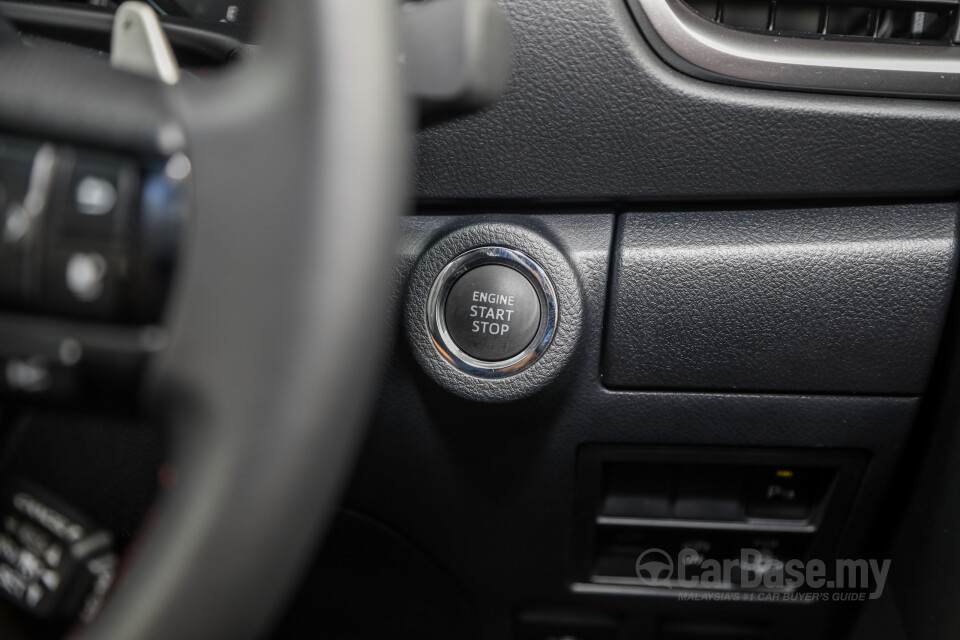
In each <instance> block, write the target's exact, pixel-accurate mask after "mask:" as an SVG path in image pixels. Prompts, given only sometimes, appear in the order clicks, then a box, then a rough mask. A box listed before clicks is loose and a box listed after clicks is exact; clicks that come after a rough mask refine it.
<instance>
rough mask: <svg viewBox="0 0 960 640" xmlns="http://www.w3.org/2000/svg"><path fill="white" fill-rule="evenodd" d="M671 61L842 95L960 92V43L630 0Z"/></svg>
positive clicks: (710, 72)
mask: <svg viewBox="0 0 960 640" xmlns="http://www.w3.org/2000/svg"><path fill="white" fill-rule="evenodd" d="M628 4H629V5H630V8H631V10H632V11H633V13H634V16H635V18H636V19H637V22H639V23H640V26H641V29H642V30H643V31H644V34H645V35H646V36H647V37H648V39H650V41H651V43H652V44H653V45H654V47H655V48H657V50H658V52H659V53H660V54H661V55H662V56H663V57H664V58H666V59H667V61H668V62H670V63H671V64H673V65H674V66H676V67H677V68H678V69H680V70H681V71H684V72H687V73H690V74H691V75H695V76H698V77H702V78H705V79H709V80H719V81H726V82H733V83H734V84H747V85H759V86H776V87H779V88H793V89H808V90H818V91H828V92H837V93H868V94H881V95H884V94H897V95H903V94H907V95H911V96H916V97H920V96H922V97H939V98H952V99H957V98H960V46H946V45H921V44H907V43H893V42H852V41H843V40H827V39H824V40H817V39H814V38H801V37H788V36H779V35H775V34H770V33H753V32H749V31H743V30H739V29H733V28H731V27H727V26H724V25H722V24H718V23H716V22H713V21H712V20H709V19H707V18H705V17H703V16H701V15H700V14H698V13H697V12H696V11H694V10H693V9H691V8H690V7H689V6H687V5H686V4H685V3H684V2H682V0H628Z"/></svg>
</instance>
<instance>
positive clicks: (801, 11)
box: [687, 0, 960, 45]
mask: <svg viewBox="0 0 960 640" xmlns="http://www.w3.org/2000/svg"><path fill="white" fill-rule="evenodd" d="M687 3H688V4H689V6H690V7H692V8H693V9H694V10H695V11H697V12H698V13H700V14H701V15H702V16H704V17H706V18H708V19H710V20H712V21H714V22H717V23H719V24H723V25H725V26H728V27H732V28H736V29H744V30H748V31H754V32H766V33H771V34H775V35H783V36H801V37H816V38H826V39H833V38H842V39H857V40H874V41H879V42H916V43H922V44H938V43H939V44H945V45H947V44H955V43H956V42H957V40H958V14H960V12H958V5H957V2H956V0H954V1H951V2H945V1H940V0H932V1H926V0H923V1H917V0H880V1H877V2H870V0H867V1H863V0H855V1H854V2H832V3H810V2H798V1H795V0H687Z"/></svg>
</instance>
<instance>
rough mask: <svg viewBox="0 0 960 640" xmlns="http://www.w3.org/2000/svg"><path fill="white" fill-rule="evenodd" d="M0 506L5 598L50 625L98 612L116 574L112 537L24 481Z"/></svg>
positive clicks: (0, 580)
mask: <svg viewBox="0 0 960 640" xmlns="http://www.w3.org/2000/svg"><path fill="white" fill-rule="evenodd" d="M0 505H2V514H0V597H3V598H4V599H6V600H8V601H10V602H12V603H13V604H15V605H17V606H19V607H20V608H22V609H26V610H27V611H29V612H30V613H31V614H33V615H34V616H36V617H39V618H46V619H53V618H67V617H72V616H75V615H77V614H78V613H79V614H80V615H81V617H84V618H86V617H88V616H87V615H85V614H87V613H88V612H91V611H93V610H95V609H99V607H100V606H101V604H102V602H103V598H104V595H105V593H106V591H107V590H108V589H109V587H110V585H111V584H112V583H113V576H114V573H115V571H114V565H115V564H116V554H115V553H114V551H113V538H112V536H111V534H110V533H108V532H107V531H106V530H104V529H100V528H99V527H97V526H95V525H94V524H93V523H92V522H91V521H90V520H89V519H88V518H87V517H86V516H85V515H83V514H80V513H79V512H77V511H76V510H75V509H74V508H73V507H72V505H70V504H67V503H65V502H64V501H63V500H62V499H61V498H59V497H57V496H54V495H52V494H50V493H49V492H47V491H45V490H43V489H41V488H40V487H37V486H34V485H32V484H28V483H25V482H22V481H19V480H15V481H14V482H13V483H12V484H11V485H10V486H9V487H8V488H7V489H6V490H5V491H4V492H3V495H2V498H0Z"/></svg>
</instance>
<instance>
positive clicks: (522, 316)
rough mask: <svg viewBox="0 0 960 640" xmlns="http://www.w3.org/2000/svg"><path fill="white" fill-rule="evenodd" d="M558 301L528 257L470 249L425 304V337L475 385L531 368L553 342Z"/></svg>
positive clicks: (513, 252) (443, 275) (442, 277)
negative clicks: (474, 380)
mask: <svg viewBox="0 0 960 640" xmlns="http://www.w3.org/2000/svg"><path fill="white" fill-rule="evenodd" d="M557 317H558V316H557V297H556V293H555V291H554V288H553V284H552V283H551V282H550V278H549V277H548V276H547V274H546V272H545V271H544V270H543V268H542V267H540V265H539V264H537V263H536V262H535V261H534V260H533V259H532V258H530V256H528V255H526V254H525V253H523V252H521V251H517V250H515V249H508V248H506V247H480V248H477V249H471V250H470V251H467V252H466V253H463V254H461V255H459V256H457V257H456V258H454V259H453V260H452V261H451V262H449V263H448V264H447V265H446V266H445V267H444V268H443V269H442V270H441V272H440V274H439V275H438V276H437V277H436V279H435V280H434V282H433V286H432V287H431V288H430V295H429V297H428V299H427V329H428V331H429V333H430V336H431V339H432V341H433V344H434V345H435V346H436V348H437V349H438V350H439V351H440V354H441V355H442V356H443V357H444V359H446V361H447V362H448V363H450V364H452V365H453V366H454V367H456V368H457V369H459V370H460V371H462V372H464V373H467V374H470V375H472V376H476V377H480V378H501V377H505V376H509V375H514V374H516V373H519V372H520V371H522V370H523V369H525V368H527V367H528V366H530V365H531V364H533V363H534V362H535V361H536V360H537V359H538V358H539V357H540V356H541V355H543V353H544V351H546V349H547V347H549V345H550V343H551V341H552V340H553V336H554V333H555V332H556V327H557Z"/></svg>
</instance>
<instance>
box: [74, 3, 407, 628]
mask: <svg viewBox="0 0 960 640" xmlns="http://www.w3.org/2000/svg"><path fill="white" fill-rule="evenodd" d="M397 11H398V6H397V4H396V3H395V2H387V1H385V0H309V1H308V0H304V1H298V2H271V3H269V5H268V12H267V16H268V17H267V21H266V26H265V32H264V35H263V46H262V51H261V52H260V53H259V54H258V55H256V56H254V57H252V58H251V59H250V60H248V61H246V62H244V63H243V64H242V65H241V66H240V67H239V69H238V70H237V71H236V72H234V73H231V74H229V75H228V76H227V77H224V78H222V79H220V80H217V81H213V82H209V83H204V84H203V85H200V84H199V83H190V82H184V83H181V85H178V86H177V87H173V88H170V89H169V90H167V91H165V92H164V94H163V96H164V100H167V101H168V104H169V106H170V107H171V109H172V111H173V113H174V114H175V117H176V120H177V121H178V122H179V124H180V125H181V126H182V128H183V131H184V132H185V134H186V141H187V147H186V150H187V153H188V155H189V157H190V158H191V161H192V164H193V179H194V212H193V214H192V216H191V220H190V221H189V222H188V224H187V230H186V233H185V237H184V241H183V247H184V249H183V256H182V259H181V263H180V266H179V273H178V274H177V276H176V277H175V282H174V287H173V289H172V295H171V300H170V304H169V308H168V317H167V318H166V324H167V325H168V326H169V328H170V332H171V340H170V345H169V348H168V349H167V350H166V351H165V352H164V353H163V354H162V355H161V356H159V358H158V361H157V362H155V363H153V365H154V366H153V367H152V370H151V372H150V383H149V385H148V389H147V391H148V393H147V403H148V404H147V406H148V407H149V412H148V415H149V416H150V417H151V418H154V419H156V420H158V421H160V422H162V423H164V426H167V427H171V428H173V431H174V433H175V440H174V443H175V453H174V456H175V457H174V460H175V463H176V464H177V466H178V468H179V471H180V473H179V478H180V479H179V482H178V484H177V486H176V487H175V488H174V489H173V490H172V491H171V492H170V493H169V495H167V496H165V497H164V499H163V500H162V502H161V504H160V506H159V510H158V517H157V518H156V520H155V522H154V524H153V525H152V526H151V528H150V530H149V531H148V532H147V534H146V536H145V539H144V541H143V543H142V544H141V545H139V547H138V549H137V550H136V551H135V553H134V554H133V558H132V564H131V565H130V566H129V568H128V570H127V571H126V572H125V573H124V574H123V575H122V576H121V578H120V581H119V583H118V587H117V589H116V593H115V594H114V595H113V596H112V598H111V600H110V601H109V602H108V604H107V607H106V609H105V610H104V613H103V615H102V616H101V617H100V619H99V620H98V621H97V622H96V623H95V624H94V625H93V626H91V627H90V628H89V629H87V630H85V631H83V632H82V633H81V634H80V635H81V637H83V638H84V639H93V638H95V639H97V640H152V639H156V640H161V639H162V640H171V639H173V638H176V639H177V640H188V639H191V638H197V639H200V638H203V639H204V640H209V639H211V638H230V639H231V640H242V639H244V638H254V637H257V636H258V635H260V634H261V633H263V631H264V630H265V628H266V625H268V624H269V622H270V621H271V618H272V616H274V615H275V614H276V613H277V612H278V610H279V607H280V606H281V605H282V604H283V602H284V601H285V597H286V596H287V595H289V593H290V591H291V590H292V589H293V588H294V586H295V585H296V583H297V579H298V578H299V577H300V575H301V572H302V570H303V569H304V568H305V566H306V564H307V562H308V560H309V556H310V555H311V553H312V552H313V551H314V549H315V547H316V545H317V543H318V541H319V540H320V536H321V535H322V532H323V529H324V525H325V524H326V521H327V519H328V518H327V516H328V515H329V513H330V511H331V509H332V507H333V506H334V505H335V502H336V499H337V497H338V490H339V489H340V488H341V486H342V485H343V482H344V480H345V476H346V474H347V472H348V471H349V470H350V467H351V463H352V460H353V455H354V452H355V449H356V446H357V444H358V442H359V440H360V435H361V434H362V424H363V419H364V414H365V412H366V411H367V410H368V409H369V407H370V404H371V403H370V398H371V397H372V392H373V383H374V378H375V374H376V366H375V365H376V361H377V359H378V357H379V356H380V355H381V351H382V350H383V348H384V339H385V333H386V331H385V329H386V327H385V326H384V323H383V321H382V318H383V315H384V313H383V307H384V305H385V304H386V300H387V292H386V284H387V277H386V276H387V275H388V273H389V264H388V262H389V260H390V257H391V256H392V255H393V252H392V248H391V247H392V245H391V241H392V237H393V231H394V227H395V224H394V222H393V220H394V219H395V217H396V214H398V213H400V211H401V210H402V208H403V206H404V188H405V184H406V177H407V176H406V164H407V162H406V161H407V150H406V145H407V139H408V130H407V128H408V125H409V118H408V117H407V104H406V98H405V97H404V93H403V78H402V77H401V73H400V70H399V68H398V66H397V51H399V43H398V28H397V24H396V20H397V16H396V13H397ZM135 81H136V80H135Z"/></svg>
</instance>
